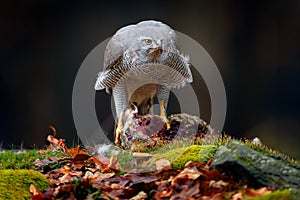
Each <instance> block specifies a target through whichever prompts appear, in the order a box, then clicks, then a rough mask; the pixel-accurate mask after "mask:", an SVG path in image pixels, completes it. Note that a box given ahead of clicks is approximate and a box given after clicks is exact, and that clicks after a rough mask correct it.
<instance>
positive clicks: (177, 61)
mask: <svg viewBox="0 0 300 200" xmlns="http://www.w3.org/2000/svg"><path fill="white" fill-rule="evenodd" d="M188 60H189V59H188V58H186V57H184V56H183V55H181V54H178V53H173V52H167V55H166V57H165V59H163V61H162V63H161V64H163V65H166V66H168V67H171V68H172V69H175V70H176V71H177V72H179V73H180V74H181V75H182V76H183V77H184V78H185V79H186V81H187V82H188V83H191V82H193V76H192V72H191V69H190V63H189V62H188Z"/></svg>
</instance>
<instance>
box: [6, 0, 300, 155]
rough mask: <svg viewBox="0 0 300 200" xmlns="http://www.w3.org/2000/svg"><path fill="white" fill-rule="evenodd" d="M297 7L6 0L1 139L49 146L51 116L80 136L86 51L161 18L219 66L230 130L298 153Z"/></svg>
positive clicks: (72, 138) (73, 138) (67, 132)
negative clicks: (77, 121)
mask: <svg viewBox="0 0 300 200" xmlns="http://www.w3.org/2000/svg"><path fill="white" fill-rule="evenodd" d="M299 13H300V2H299V1H297V0H295V1H188V0H185V1H176V0H173V1H155V0H152V1H119V2H113V1H57V2H55V1H46V0H43V1H38V0H25V1H20V2H19V3H16V2H14V3H12V2H10V1H6V2H3V1H2V2H1V3H0V15H1V18H0V20H1V21H0V65H1V71H0V72H1V73H0V92H1V98H0V102H1V104H0V105H1V109H0V110H1V115H0V117H1V118H0V123H1V124H0V131H1V138H0V141H1V144H2V147H4V148H12V147H18V148H20V147H22V146H23V147H26V148H32V147H33V146H34V145H38V146H43V145H44V144H45V143H46V140H45V139H46V136H47V135H48V134H49V133H51V131H50V130H49V128H48V126H49V125H51V124H52V125H54V126H55V127H56V129H57V131H58V136H59V137H63V138H65V139H66V140H67V141H68V143H70V144H72V143H74V144H76V143H77V142H78V138H77V135H76V129H75V126H74V123H73V117H72V99H71V97H72V87H73V82H74V80H75V77H76V73H77V70H78V69H79V67H80V65H81V63H82V61H83V60H84V58H85V57H86V56H87V54H88V53H89V52H90V51H91V50H92V49H93V48H94V47H95V46H96V45H98V44H99V43H100V42H102V41H103V40H105V39H106V38H107V37H109V36H111V35H112V34H113V33H114V32H115V31H116V30H117V29H119V28H120V27H122V26H125V25H128V24H132V23H137V22H139V21H141V20H144V19H156V20H160V21H163V22H165V23H167V24H169V25H170V26H171V27H172V28H174V29H175V30H177V31H180V32H182V33H185V34H187V35H189V36H190V37H192V38H193V39H195V40H197V41H198V42H199V43H200V44H201V45H202V46H203V47H204V48H205V49H206V50H207V51H208V53H209V54H210V55H211V57H212V58H213V60H214V62H215V63H216V64H217V66H218V67H219V70H220V72H221V74H222V77H223V80H224V83H225V87H226V92H227V100H228V107H227V118H226V124H225V127H224V130H225V131H226V132H227V133H230V134H232V135H234V136H239V137H249V138H251V137H254V136H258V137H259V138H260V139H261V140H262V141H263V142H264V143H266V144H268V145H270V146H272V147H273V148H276V149H278V150H281V151H283V152H286V153H288V154H290V155H292V156H294V157H297V158H300V132H299V129H300V124H299V122H300V106H299V100H300V89H299V87H300V78H299V75H300V66H299V64H300V62H299V60H300V50H299V45H300V40H299V35H300V24H299V22H300V18H299ZM101 68H102V66H101V64H100V63H99V70H100V69H101ZM203 88H205V87H203ZM199 90H200V89H199ZM199 92H201V91H199ZM203 93H205V92H203ZM204 96H205V95H204ZM203 102H204V103H203V105H209V99H207V98H206V99H204V100H203ZM205 102H208V103H205ZM98 105H99V103H98ZM204 111H205V112H209V107H207V106H206V107H204V108H201V113H202V112H204ZM208 115H209V114H206V113H204V118H205V116H208Z"/></svg>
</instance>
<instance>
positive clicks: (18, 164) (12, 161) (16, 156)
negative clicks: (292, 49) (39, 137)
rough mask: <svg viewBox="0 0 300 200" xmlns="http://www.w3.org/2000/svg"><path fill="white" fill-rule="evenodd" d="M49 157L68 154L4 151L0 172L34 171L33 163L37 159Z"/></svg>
mask: <svg viewBox="0 0 300 200" xmlns="http://www.w3.org/2000/svg"><path fill="white" fill-rule="evenodd" d="M47 156H55V157H64V156H66V154H65V153H64V152H60V151H53V152H47V153H43V154H40V153H39V152H38V151H37V150H29V151H22V152H16V151H12V150H9V151H3V152H0V170H2V169H34V167H33V165H32V163H33V162H34V161H35V160H36V159H37V158H39V159H41V160H42V159H45V158H46V157H47Z"/></svg>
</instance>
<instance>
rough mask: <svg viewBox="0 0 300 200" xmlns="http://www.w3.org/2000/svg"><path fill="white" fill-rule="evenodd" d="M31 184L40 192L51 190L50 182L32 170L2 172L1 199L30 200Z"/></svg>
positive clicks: (0, 174)
mask: <svg viewBox="0 0 300 200" xmlns="http://www.w3.org/2000/svg"><path fill="white" fill-rule="evenodd" d="M30 184H33V185H34V186H36V187H37V188H38V189H39V190H40V191H43V190H44V189H46V188H49V183H48V180H47V179H46V178H45V177H44V176H43V175H42V174H41V173H39V172H36V171H32V170H0V199H30V197H31V193H30V192H29V187H30Z"/></svg>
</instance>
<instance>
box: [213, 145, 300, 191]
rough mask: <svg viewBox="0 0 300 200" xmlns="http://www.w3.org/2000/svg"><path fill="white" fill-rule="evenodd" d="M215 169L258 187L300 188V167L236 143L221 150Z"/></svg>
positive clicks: (218, 151)
mask: <svg viewBox="0 0 300 200" xmlns="http://www.w3.org/2000/svg"><path fill="white" fill-rule="evenodd" d="M211 168H216V169H219V170H220V171H222V172H224V173H226V174H227V175H229V176H232V177H233V178H235V179H236V180H238V181H241V182H242V183H244V184H247V185H248V186H252V187H254V188H258V187H262V186H271V187H274V188H276V189H283V188H300V170H299V168H297V167H295V166H293V165H289V164H287V163H285V162H284V161H283V160H282V159H278V158H273V157H270V156H267V155H264V154H262V153H259V152H257V151H255V150H253V149H251V148H250V147H248V146H246V145H245V144H243V143H241V142H239V141H236V140H232V141H230V142H228V143H227V144H226V145H225V146H220V147H219V148H218V150H217V152H216V154H215V156H214V161H213V163H212V165H211Z"/></svg>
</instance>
